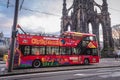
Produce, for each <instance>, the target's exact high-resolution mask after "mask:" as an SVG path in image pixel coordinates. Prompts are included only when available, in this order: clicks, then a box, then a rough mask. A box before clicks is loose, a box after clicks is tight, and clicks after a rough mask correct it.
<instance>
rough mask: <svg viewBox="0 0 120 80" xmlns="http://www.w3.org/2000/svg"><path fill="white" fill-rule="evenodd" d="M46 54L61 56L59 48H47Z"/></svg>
mask: <svg viewBox="0 0 120 80" xmlns="http://www.w3.org/2000/svg"><path fill="white" fill-rule="evenodd" d="M46 54H48V55H49V54H50V55H59V47H52V46H47V47H46Z"/></svg>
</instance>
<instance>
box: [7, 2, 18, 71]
mask: <svg viewBox="0 0 120 80" xmlns="http://www.w3.org/2000/svg"><path fill="white" fill-rule="evenodd" d="M18 8H19V0H16V1H15V11H14V21H13V27H12V35H11V44H10V55H9V56H10V57H9V63H8V72H11V71H12V69H13V63H14V46H15V39H16V37H15V36H16V25H17V19H18Z"/></svg>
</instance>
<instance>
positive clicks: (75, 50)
mask: <svg viewBox="0 0 120 80" xmlns="http://www.w3.org/2000/svg"><path fill="white" fill-rule="evenodd" d="M79 53H80V52H79V48H72V54H76V55H77V54H79Z"/></svg>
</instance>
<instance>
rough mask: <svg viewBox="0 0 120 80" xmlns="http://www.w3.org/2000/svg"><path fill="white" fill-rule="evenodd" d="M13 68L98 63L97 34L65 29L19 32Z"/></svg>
mask: <svg viewBox="0 0 120 80" xmlns="http://www.w3.org/2000/svg"><path fill="white" fill-rule="evenodd" d="M15 46H16V47H15V53H14V65H13V67H14V68H18V67H34V68H38V67H43V66H60V65H75V64H85V65H88V64H92V63H99V58H100V56H99V49H98V43H97V39H96V36H95V35H94V34H89V33H79V32H64V33H62V34H61V35H60V36H55V35H43V34H35V35H34V34H19V33H18V34H17V39H16V45H15Z"/></svg>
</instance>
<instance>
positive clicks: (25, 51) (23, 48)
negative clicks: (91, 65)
mask: <svg viewBox="0 0 120 80" xmlns="http://www.w3.org/2000/svg"><path fill="white" fill-rule="evenodd" d="M19 48H20V50H21V52H22V54H23V55H30V46H20V47H19Z"/></svg>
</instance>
